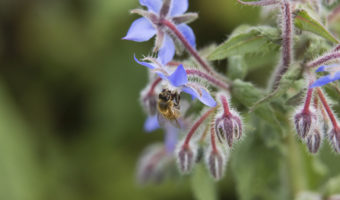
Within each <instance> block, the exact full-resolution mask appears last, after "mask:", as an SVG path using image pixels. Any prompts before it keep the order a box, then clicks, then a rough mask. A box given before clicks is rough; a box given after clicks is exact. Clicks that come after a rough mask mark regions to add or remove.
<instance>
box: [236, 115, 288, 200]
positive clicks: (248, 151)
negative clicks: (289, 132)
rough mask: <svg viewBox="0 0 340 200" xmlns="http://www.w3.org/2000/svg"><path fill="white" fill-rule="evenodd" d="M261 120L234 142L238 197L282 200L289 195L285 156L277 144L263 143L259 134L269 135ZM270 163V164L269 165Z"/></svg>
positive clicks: (242, 199) (251, 199) (246, 199)
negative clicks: (240, 140)
mask: <svg viewBox="0 0 340 200" xmlns="http://www.w3.org/2000/svg"><path fill="white" fill-rule="evenodd" d="M266 127H267V125H265V124H264V123H262V122H259V123H258V124H257V129H256V132H254V133H252V134H248V135H247V137H245V139H244V141H243V142H242V143H240V144H238V145H235V149H234V151H233V154H232V157H231V162H230V164H231V167H232V171H233V174H234V177H235V180H236V183H237V184H236V188H237V192H238V195H239V197H240V199H241V200H255V199H261V200H273V199H275V200H285V199H289V198H288V191H287V182H286V180H285V173H284V156H283V155H282V153H281V152H280V150H279V149H278V148H277V147H271V148H269V147H268V146H266V145H264V141H263V140H262V139H261V138H260V137H259V135H272V134H275V132H274V133H273V132H271V131H270V130H268V129H267V128H266ZM269 163H270V164H269Z"/></svg>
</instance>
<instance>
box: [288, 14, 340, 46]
mask: <svg viewBox="0 0 340 200" xmlns="http://www.w3.org/2000/svg"><path fill="white" fill-rule="evenodd" d="M294 24H295V27H297V28H299V29H301V30H304V31H310V32H312V33H315V34H317V35H319V36H321V37H323V38H325V39H327V40H328V41H330V42H333V43H339V41H338V39H336V38H335V37H334V36H333V35H332V33H330V32H329V31H328V30H327V29H326V28H325V27H324V26H323V25H322V24H321V23H320V22H318V21H317V20H316V19H314V18H313V17H312V16H311V15H310V14H309V13H308V12H307V11H306V10H304V9H298V10H296V11H295V19H294Z"/></svg>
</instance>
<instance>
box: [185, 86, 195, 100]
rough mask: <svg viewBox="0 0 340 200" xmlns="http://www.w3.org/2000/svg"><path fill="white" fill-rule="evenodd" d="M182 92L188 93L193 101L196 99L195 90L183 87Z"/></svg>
mask: <svg viewBox="0 0 340 200" xmlns="http://www.w3.org/2000/svg"><path fill="white" fill-rule="evenodd" d="M182 91H183V92H185V93H187V94H190V95H191V98H192V100H194V99H196V95H197V93H196V92H195V91H194V90H193V89H191V88H190V87H183V88H182Z"/></svg>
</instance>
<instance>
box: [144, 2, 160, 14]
mask: <svg viewBox="0 0 340 200" xmlns="http://www.w3.org/2000/svg"><path fill="white" fill-rule="evenodd" d="M139 3H140V5H142V6H146V7H147V8H148V10H149V11H153V12H155V13H159V10H160V9H161V7H162V4H163V2H162V0H139Z"/></svg>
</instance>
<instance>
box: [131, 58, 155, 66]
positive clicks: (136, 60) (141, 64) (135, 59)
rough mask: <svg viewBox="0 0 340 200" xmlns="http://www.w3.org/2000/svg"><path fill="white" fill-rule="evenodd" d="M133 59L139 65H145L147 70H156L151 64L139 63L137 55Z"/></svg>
mask: <svg viewBox="0 0 340 200" xmlns="http://www.w3.org/2000/svg"><path fill="white" fill-rule="evenodd" d="M133 58H134V59H135V61H136V62H137V63H138V64H140V65H143V66H145V67H147V68H149V69H155V68H156V67H155V66H153V65H151V64H150V63H147V62H141V61H139V60H138V59H137V58H136V56H135V55H133Z"/></svg>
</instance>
